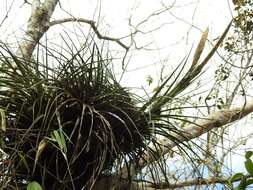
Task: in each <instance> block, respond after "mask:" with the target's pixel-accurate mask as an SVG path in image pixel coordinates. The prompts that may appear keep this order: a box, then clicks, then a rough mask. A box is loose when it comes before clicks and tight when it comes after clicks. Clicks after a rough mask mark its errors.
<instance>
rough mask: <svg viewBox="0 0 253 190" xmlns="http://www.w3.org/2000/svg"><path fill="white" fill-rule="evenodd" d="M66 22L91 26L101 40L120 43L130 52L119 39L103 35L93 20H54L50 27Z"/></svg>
mask: <svg viewBox="0 0 253 190" xmlns="http://www.w3.org/2000/svg"><path fill="white" fill-rule="evenodd" d="M66 22H82V23H86V24H89V25H90V27H91V28H92V29H93V31H94V32H95V34H96V35H97V37H98V38H99V39H103V40H109V41H114V42H116V43H118V44H119V45H120V46H121V47H123V48H124V49H126V50H127V51H128V50H129V46H127V45H125V44H124V43H122V42H121V41H120V39H119V38H113V37H109V36H104V35H102V34H101V33H100V32H99V31H98V28H97V26H96V22H95V21H93V20H88V19H83V18H64V19H59V20H54V21H52V22H50V24H49V26H50V27H51V26H54V25H56V24H63V23H66Z"/></svg>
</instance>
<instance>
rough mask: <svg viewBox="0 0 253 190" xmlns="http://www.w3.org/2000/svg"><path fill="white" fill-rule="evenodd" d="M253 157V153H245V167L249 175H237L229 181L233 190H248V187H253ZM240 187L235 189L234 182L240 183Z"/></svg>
mask: <svg viewBox="0 0 253 190" xmlns="http://www.w3.org/2000/svg"><path fill="white" fill-rule="evenodd" d="M252 155H253V152H252V151H247V152H246V153H245V159H246V160H245V162H244V166H245V168H246V170H247V172H248V175H245V174H243V173H236V174H234V175H233V176H232V177H231V178H230V179H229V186H230V187H231V188H232V189H233V190H246V189H247V187H248V186H250V185H253V162H252V160H251V156H252ZM238 181H239V185H238V186H237V187H233V183H234V182H238Z"/></svg>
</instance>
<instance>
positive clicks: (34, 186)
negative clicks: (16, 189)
mask: <svg viewBox="0 0 253 190" xmlns="http://www.w3.org/2000/svg"><path fill="white" fill-rule="evenodd" d="M26 190H42V187H41V186H40V184H39V183H37V182H36V181H33V182H31V183H29V184H28V185H27V188H26Z"/></svg>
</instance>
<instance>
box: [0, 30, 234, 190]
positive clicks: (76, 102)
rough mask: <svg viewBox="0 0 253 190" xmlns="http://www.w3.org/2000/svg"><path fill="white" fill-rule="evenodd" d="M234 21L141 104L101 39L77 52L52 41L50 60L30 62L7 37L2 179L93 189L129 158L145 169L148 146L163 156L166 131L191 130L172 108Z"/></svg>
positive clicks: (175, 134) (1, 103)
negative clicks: (116, 72) (57, 48)
mask: <svg viewBox="0 0 253 190" xmlns="http://www.w3.org/2000/svg"><path fill="white" fill-rule="evenodd" d="M229 27H230V25H229V26H228V28H227V29H226V30H225V32H224V33H223V35H222V37H221V39H220V40H219V41H218V42H217V44H216V45H215V46H214V48H213V49H212V50H211V52H210V53H209V54H208V56H207V57H206V58H205V59H204V61H203V62H201V63H200V62H199V58H200V55H201V53H202V50H203V48H204V45H205V42H206V39H207V34H208V31H206V32H205V33H204V34H203V36H202V38H201V40H200V43H199V45H198V47H197V50H196V52H195V55H194V60H193V62H192V65H191V67H190V69H189V71H188V72H187V73H186V74H185V75H183V76H182V77H180V76H181V72H182V70H183V69H184V66H185V65H186V63H187V58H186V59H185V60H184V61H183V62H182V64H180V65H179V67H178V69H176V70H175V71H174V72H173V73H172V74H171V75H170V76H169V77H168V78H167V79H166V80H165V82H164V83H163V84H162V85H161V87H160V88H158V89H157V91H156V92H155V93H154V95H153V96H152V97H151V98H150V99H149V100H148V101H147V102H144V103H142V105H141V106H137V105H140V101H142V100H140V99H138V96H135V95H133V94H131V93H130V91H129V90H128V89H126V88H124V87H122V86H121V85H120V84H119V83H118V82H117V80H116V79H115V76H114V75H113V72H111V70H110V66H109V65H110V61H108V60H109V59H104V58H103V54H102V52H101V51H100V49H99V48H98V46H97V44H96V43H95V42H94V41H92V43H91V42H86V43H85V44H84V45H83V46H82V48H81V49H78V48H76V49H75V51H74V50H72V49H70V50H69V54H70V56H66V55H64V54H63V53H61V52H57V51H55V50H52V49H50V48H48V47H44V48H45V49H46V52H47V53H46V55H45V56H46V59H44V60H46V61H45V63H43V62H42V61H40V55H37V57H36V58H34V59H32V60H31V61H29V62H28V61H27V60H26V59H23V58H22V57H21V58H20V57H17V56H16V55H15V54H13V53H12V51H11V50H10V49H9V48H8V47H7V46H6V45H4V44H1V50H0V54H1V56H0V62H1V67H0V75H1V80H0V116H1V122H2V123H1V149H2V150H3V151H4V152H5V153H6V155H5V156H3V157H1V159H2V160H1V167H2V173H3V174H4V175H3V176H5V177H2V179H1V180H0V183H4V182H6V184H5V185H6V188H7V189H25V188H26V186H27V184H28V183H29V185H30V186H31V184H36V185H38V184H40V185H41V186H42V188H43V189H46V190H56V189H77V190H79V189H92V187H93V186H94V183H95V182H96V181H97V179H98V178H99V177H100V176H102V175H104V174H106V173H108V172H109V173H113V174H115V171H116V170H117V168H119V167H121V166H122V165H124V163H125V165H126V167H127V170H128V174H129V180H131V176H130V174H131V173H130V172H131V171H130V169H131V167H132V165H134V167H135V169H137V170H138V167H139V170H141V169H142V167H143V166H139V165H138V163H140V162H139V160H142V161H143V162H142V163H145V162H146V163H147V162H148V160H145V156H144V155H145V154H146V153H147V152H148V153H149V154H151V155H152V154H153V156H154V157H156V156H158V157H160V156H161V155H160V154H159V153H160V152H161V151H160V150H161V148H162V147H163V146H164V145H161V144H160V142H159V138H157V137H158V136H159V137H161V136H164V137H165V138H167V139H170V140H171V141H173V142H175V144H179V142H180V143H181V144H183V143H182V141H183V138H179V137H182V136H184V135H185V137H184V138H187V134H184V133H181V130H180V129H179V128H178V127H177V126H176V125H175V123H173V122H171V120H173V119H178V118H179V117H176V118H175V115H174V116H173V115H170V111H171V110H168V109H167V110H166V108H167V107H168V104H171V103H172V100H173V99H174V98H175V97H176V96H177V95H178V94H179V93H181V92H182V91H183V90H184V89H186V87H187V86H189V85H190V84H191V83H192V81H193V80H194V79H195V78H196V77H197V76H199V74H200V73H201V70H202V68H203V67H204V65H205V64H206V63H207V62H208V60H209V59H210V58H211V57H212V55H213V54H214V52H215V50H216V49H217V48H218V47H219V45H220V43H221V42H222V40H223V39H224V37H225V35H226V33H227V31H228V29H229ZM51 61H52V63H53V62H54V63H55V62H56V63H57V64H56V65H55V64H52V63H51ZM53 65H55V66H53ZM178 70H179V72H178ZM175 75H177V76H176V77H175V79H173V77H174V76H175ZM172 79H173V80H172ZM168 86H169V87H168ZM151 143H152V144H153V145H155V146H153V148H149V147H152V146H149V145H150V144H151ZM154 147H156V148H154ZM188 148H189V149H191V147H188ZM161 167H163V166H161ZM119 173H120V172H119ZM131 175H132V174H131ZM33 181H35V182H33ZM30 182H32V183H30ZM1 185H2V186H3V185H4V184H1ZM30 186H29V188H30Z"/></svg>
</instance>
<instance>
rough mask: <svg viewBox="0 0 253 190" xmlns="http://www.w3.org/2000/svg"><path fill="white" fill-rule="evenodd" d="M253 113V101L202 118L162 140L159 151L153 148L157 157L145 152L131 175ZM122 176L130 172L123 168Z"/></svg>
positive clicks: (132, 169)
mask: <svg viewBox="0 0 253 190" xmlns="http://www.w3.org/2000/svg"><path fill="white" fill-rule="evenodd" d="M252 112H253V100H252V101H250V102H248V103H245V104H244V105H243V106H241V107H238V108H233V109H224V110H222V111H218V112H215V113H213V114H210V115H209V116H207V117H206V118H200V119H198V120H197V121H196V122H195V123H192V124H190V125H188V126H186V127H184V129H183V131H182V132H181V133H180V134H179V133H177V134H172V135H173V136H174V138H173V139H177V142H175V140H170V139H162V140H160V144H161V146H160V147H159V149H157V148H152V149H153V151H155V152H156V156H155V157H154V156H152V155H153V154H149V152H145V153H144V155H143V157H142V159H140V160H139V162H138V163H137V164H136V165H135V167H132V168H131V171H130V175H136V174H137V173H139V172H140V171H141V170H142V169H143V168H144V167H145V166H147V165H148V164H150V163H152V162H155V161H157V160H158V159H159V158H161V157H163V156H164V155H166V154H167V153H169V152H170V151H171V149H172V148H173V147H175V146H176V145H177V144H178V143H183V142H185V141H190V140H192V139H195V138H197V137H199V136H201V135H202V134H205V133H206V132H208V131H210V130H212V129H215V128H219V127H222V126H224V125H227V124H230V123H232V122H234V121H237V120H239V119H242V118H243V117H245V116H247V115H248V114H250V113H252ZM121 175H122V176H123V177H126V176H128V170H127V169H126V168H123V169H122V170H121Z"/></svg>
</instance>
